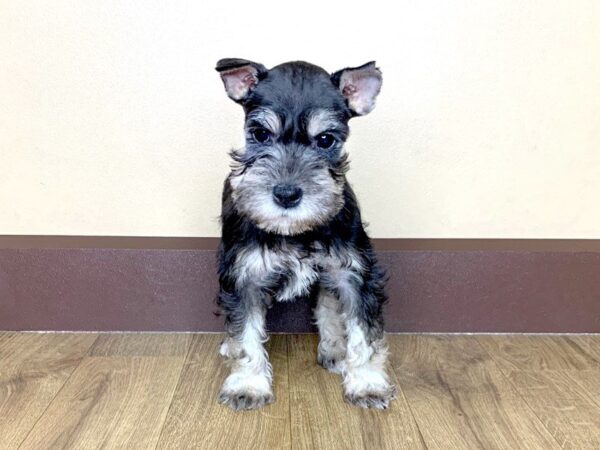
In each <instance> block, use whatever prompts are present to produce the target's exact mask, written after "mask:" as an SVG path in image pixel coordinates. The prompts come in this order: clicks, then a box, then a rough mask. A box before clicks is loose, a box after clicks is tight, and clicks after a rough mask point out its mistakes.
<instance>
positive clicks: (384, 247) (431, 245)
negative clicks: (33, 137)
mask: <svg viewBox="0 0 600 450" xmlns="http://www.w3.org/2000/svg"><path fill="white" fill-rule="evenodd" d="M373 243H374V245H375V248H376V249H377V250H378V251H556V252H572V251H583V252H600V239H373ZM218 244H219V238H216V237H159V236H147V237H146V236H43V235H37V236H34V235H0V248H115V249H117V248H121V249H164V250H216V248H217V246H218Z"/></svg>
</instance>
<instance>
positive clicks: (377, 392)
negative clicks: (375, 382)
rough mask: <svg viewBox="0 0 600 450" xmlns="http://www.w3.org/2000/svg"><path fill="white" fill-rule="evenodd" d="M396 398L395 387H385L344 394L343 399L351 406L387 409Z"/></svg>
mask: <svg viewBox="0 0 600 450" xmlns="http://www.w3.org/2000/svg"><path fill="white" fill-rule="evenodd" d="M395 398H396V387H395V386H387V387H386V388H383V389H368V390H366V391H362V392H359V393H356V392H346V394H345V395H344V399H345V400H346V402H348V403H350V404H351V405H354V406H358V407H360V408H374V409H387V408H388V406H389V405H390V402H391V401H392V400H394V399H395Z"/></svg>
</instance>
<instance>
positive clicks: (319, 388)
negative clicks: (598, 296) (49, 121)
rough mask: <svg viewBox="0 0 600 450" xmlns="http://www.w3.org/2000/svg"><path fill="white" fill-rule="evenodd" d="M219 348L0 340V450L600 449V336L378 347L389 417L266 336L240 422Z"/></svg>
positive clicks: (200, 337)
mask: <svg viewBox="0 0 600 450" xmlns="http://www.w3.org/2000/svg"><path fill="white" fill-rule="evenodd" d="M221 339H222V336H220V335H210V334H194V335H192V334H33V333H2V332H0V448H2V449H13V448H23V449H36V450H38V449H45V448H85V449H95V448H108V449H131V448H140V449H154V448H160V449H180V448H198V449H211V450H222V449H226V450H228V449H245V448H248V449H270V448H294V449H338V448H340V449H356V448H358V449H402V448H431V449H454V448H460V449H476V448H482V449H494V448H499V449H519V448H527V449H544V450H546V449H555V448H568V449H599V448H600V336H560V337H557V336H553V337H551V336H486V335H485V336H456V335H453V336H443V335H393V336H389V342H390V346H391V355H392V356H391V366H392V369H393V370H392V377H393V378H394V380H395V382H396V383H397V386H398V393H399V395H398V399H397V400H396V401H395V402H394V403H393V405H392V407H391V408H390V409H389V410H387V411H369V410H360V409H356V408H353V407H351V406H349V405H347V404H345V403H344V402H343V400H342V390H341V386H340V379H339V378H338V377H337V376H336V375H332V374H330V373H328V372H326V371H325V370H323V369H321V368H320V367H319V366H317V364H316V356H315V353H316V346H317V337H316V336H313V335H290V336H281V335H278V336H272V337H271V340H270V341H269V343H268V348H269V353H270V355H271V361H272V363H273V367H274V372H275V381H274V388H275V393H276V396H277V402H276V403H275V404H273V405H270V406H268V407H267V408H265V409H263V410H259V411H252V412H243V413H235V412H232V411H230V410H229V409H227V408H225V407H223V406H220V405H218V404H217V403H216V397H217V392H218V389H219V386H220V384H221V382H222V381H223V379H224V377H225V375H226V368H225V367H224V365H223V364H222V362H221V360H220V358H219V357H218V355H217V347H218V344H219V342H220V341H221Z"/></svg>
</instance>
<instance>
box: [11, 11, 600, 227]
mask: <svg viewBox="0 0 600 450" xmlns="http://www.w3.org/2000/svg"><path fill="white" fill-rule="evenodd" d="M167 5H168V6H167ZM292 5H293V6H292ZM232 56H233V57H245V58H249V59H255V60H257V61H260V62H263V63H264V64H265V65H267V66H272V65H275V64H277V63H279V62H283V61H285V60H289V59H305V60H308V61H311V62H314V63H317V64H320V65H323V66H324V67H325V68H326V69H328V70H331V71H333V70H336V69H339V68H342V67H344V66H348V65H358V64H361V63H363V62H366V61H368V60H371V59H376V60H377V62H378V64H379V65H380V66H381V68H382V70H383V73H384V87H383V90H382V93H381V96H380V99H379V102H378V107H377V108H376V110H375V111H374V112H373V113H372V114H371V115H369V116H367V117H364V118H359V119H356V120H355V121H354V123H353V129H352V136H351V138H350V141H349V143H348V148H349V151H350V153H351V155H352V160H353V169H352V172H351V180H352V181H353V182H354V184H355V186H356V190H357V193H358V195H359V198H360V201H361V203H362V206H363V210H364V216H365V219H366V220H367V221H369V222H370V224H371V225H370V230H371V233H372V234H373V235H374V236H375V237H539V238H553V237H564V238H600V208H599V207H598V203H599V201H598V198H599V196H600V2H598V1H597V0H592V1H583V0H581V1H573V0H560V1H535V0H510V1H506V0H497V1H472V2H445V1H444V2H442V1H439V2H412V1H411V2H392V1H386V2H384V3H381V4H379V5H378V6H377V2H360V3H356V4H353V3H352V2H339V3H338V2H325V1H318V2H312V1H303V2H296V3H291V2H284V1H281V0H280V1H277V2H272V3H271V4H267V3H266V2H265V3H260V2H241V1H240V2H234V1H219V2H214V1H212V2H201V1H188V2H184V1H170V2H163V1H126V2H117V1H114V2H109V1H97V0H77V1H64V0H60V1H54V2H48V1H32V0H22V1H12V2H11V1H2V2H1V4H0V234H7V233H16V234H30V233H31V234H90V235H97V234H102V235H178V236H216V235H218V232H219V228H218V223H217V220H216V218H217V216H218V214H219V202H220V199H219V197H220V189H221V183H222V179H223V178H224V176H225V175H226V172H227V167H228V161H227V156H226V152H227V150H228V149H229V148H230V147H232V146H239V145H240V144H241V142H242V134H241V126H242V113H241V109H240V108H239V107H238V106H237V105H235V104H234V103H232V102H231V101H229V100H228V99H227V98H226V96H225V94H224V92H223V89H222V86H221V82H220V80H219V79H218V76H217V74H216V72H214V71H213V67H214V63H215V62H216V60H217V59H219V58H221V57H232Z"/></svg>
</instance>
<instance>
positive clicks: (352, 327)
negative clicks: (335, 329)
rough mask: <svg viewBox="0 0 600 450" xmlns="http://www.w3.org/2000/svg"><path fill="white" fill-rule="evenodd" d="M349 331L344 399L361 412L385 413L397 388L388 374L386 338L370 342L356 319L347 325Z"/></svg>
mask: <svg viewBox="0 0 600 450" xmlns="http://www.w3.org/2000/svg"><path fill="white" fill-rule="evenodd" d="M346 329H347V332H348V345H347V350H346V361H345V368H344V372H343V377H344V397H345V399H346V401H347V402H349V403H351V404H353V405H356V406H360V407H362V408H377V409H386V408H387V407H388V405H389V402H390V401H391V400H393V399H394V398H395V396H396V388H395V386H393V385H392V384H391V383H390V380H389V378H388V375H387V373H386V361H387V355H388V351H387V346H386V344H385V341H384V338H383V335H381V336H379V337H377V338H375V339H374V340H371V339H370V338H369V337H368V336H369V331H368V330H367V331H365V324H364V323H361V321H360V320H357V318H355V317H353V318H351V319H349V320H347V321H346Z"/></svg>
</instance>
